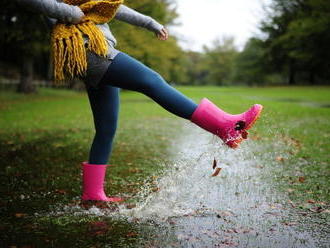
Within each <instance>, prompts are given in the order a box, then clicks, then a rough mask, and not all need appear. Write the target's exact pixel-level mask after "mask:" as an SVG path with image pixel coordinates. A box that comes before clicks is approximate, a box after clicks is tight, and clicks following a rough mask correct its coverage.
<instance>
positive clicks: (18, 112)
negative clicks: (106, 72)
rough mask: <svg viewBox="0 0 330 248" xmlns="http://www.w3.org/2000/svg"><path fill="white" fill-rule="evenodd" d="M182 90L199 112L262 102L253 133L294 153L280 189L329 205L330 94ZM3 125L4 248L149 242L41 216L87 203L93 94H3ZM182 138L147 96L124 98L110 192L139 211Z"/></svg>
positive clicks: (173, 120)
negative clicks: (139, 200) (83, 196)
mask: <svg viewBox="0 0 330 248" xmlns="http://www.w3.org/2000/svg"><path fill="white" fill-rule="evenodd" d="M179 90H181V91H182V92H184V93H185V94H187V95H188V96H189V97H191V98H193V99H194V100H195V101H196V102H198V101H199V100H200V99H201V98H202V97H207V98H209V99H210V100H212V101H214V102H215V103H216V104H218V105H219V106H221V107H222V108H223V109H224V110H226V111H228V112H233V113H240V112H242V111H244V110H246V109H247V108H248V107H249V106H250V105H251V104H253V103H256V102H257V103H261V104H263V105H264V106H265V109H264V113H263V117H262V118H261V119H260V121H259V122H258V124H257V125H256V127H255V128H254V129H253V131H251V133H252V135H251V138H252V139H255V140H258V142H265V143H268V144H269V143H271V144H272V143H276V142H280V143H281V144H283V146H286V147H285V148H283V151H285V153H286V154H285V156H284V157H285V158H286V159H285V160H284V161H282V162H279V163H281V168H283V170H281V171H280V172H279V174H278V175H277V176H276V178H277V180H278V182H279V185H280V186H281V189H282V190H287V189H290V197H291V199H292V200H293V201H294V202H295V203H296V204H297V205H303V203H304V202H306V201H307V200H309V199H313V200H315V201H318V202H325V204H329V202H330V193H329V188H330V187H329V186H330V185H329V184H330V168H329V154H330V149H329V148H330V141H329V140H330V139H329V138H330V132H329V131H330V124H329V122H330V108H329V104H330V88H329V87H313V88H312V87H294V88H287V87H277V88H217V87H180V88H179ZM0 117H1V118H0V158H1V166H2V167H1V171H0V177H1V186H0V194H1V200H0V210H1V213H2V214H1V224H0V232H1V234H0V246H1V242H5V244H7V245H31V244H38V247H39V246H52V245H53V246H56V247H63V245H64V244H66V245H68V244H70V242H72V240H77V239H79V237H80V236H81V235H84V234H85V233H88V235H86V236H85V237H84V239H82V241H81V240H80V241H79V242H78V243H79V244H80V245H82V246H84V247H88V246H91V245H92V244H93V245H94V246H95V247H102V244H104V243H109V244H115V243H116V245H117V246H120V242H119V243H118V242H117V239H116V238H117V237H121V239H123V240H122V242H123V244H122V246H123V247H129V246H132V247H134V246H135V245H136V242H138V241H137V240H136V239H130V238H128V236H130V233H133V232H134V233H135V232H140V230H139V228H140V227H139V226H134V225H131V224H128V223H125V222H124V221H123V222H120V221H114V220H112V219H110V218H106V219H104V218H101V219H100V218H97V217H84V218H72V217H71V216H62V217H56V218H55V217H35V216H34V213H36V212H37V213H49V212H50V211H51V210H53V209H54V208H56V206H58V205H62V206H63V205H70V204H75V203H76V202H77V201H78V200H79V196H80V193H81V189H80V184H81V168H80V162H82V161H85V160H86V159H87V157H88V150H89V146H90V144H91V141H92V138H93V121H92V115H91V111H90V109H89V104H88V100H87V97H86V94H85V93H78V92H71V91H65V90H51V89H40V90H39V93H38V94H37V95H28V96H24V95H18V94H16V93H13V92H9V91H2V92H0ZM180 128H181V122H180V121H179V119H178V118H177V117H175V116H172V115H171V114H169V113H167V112H166V111H165V110H163V109H162V108H161V107H159V106H158V105H156V104H155V103H153V102H152V101H151V100H149V99H147V98H146V97H145V96H143V95H140V94H136V93H132V92H122V95H121V112H120V121H119V127H118V131H117V136H116V142H115V149H114V151H113V156H112V159H111V164H112V165H113V167H111V169H110V172H109V173H108V178H107V181H108V184H107V192H108V193H110V194H122V195H124V196H126V197H127V198H128V202H131V201H132V202H134V201H135V200H136V197H137V193H138V191H139V189H140V188H141V185H143V184H145V183H150V189H152V185H153V181H154V176H157V175H160V173H161V171H162V169H163V167H164V165H166V162H167V160H168V158H167V155H168V153H167V149H168V147H170V146H171V145H172V142H173V137H174V136H175V135H177V134H178V133H179V131H180ZM274 178H275V176H274ZM299 179H300V181H299ZM17 214H18V215H17ZM20 214H23V215H20ZM98 220H102V221H105V222H106V225H111V226H112V228H111V230H113V231H111V230H110V229H109V230H110V231H109V232H110V233H107V234H110V235H103V236H102V235H100V236H97V237H95V235H94V234H93V230H92V231H91V229H93V227H91V226H89V225H90V223H93V222H95V221H98ZM3 230H6V232H4V231H3ZM114 230H116V231H114ZM91 232H92V234H91ZM123 237H124V238H123ZM125 237H126V238H125ZM142 237H143V235H142ZM98 242H99V243H98ZM98 244H99V245H98Z"/></svg>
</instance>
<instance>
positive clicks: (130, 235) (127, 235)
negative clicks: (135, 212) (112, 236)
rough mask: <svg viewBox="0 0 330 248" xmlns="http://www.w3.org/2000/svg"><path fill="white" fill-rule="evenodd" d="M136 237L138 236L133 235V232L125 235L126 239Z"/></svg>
mask: <svg viewBox="0 0 330 248" xmlns="http://www.w3.org/2000/svg"><path fill="white" fill-rule="evenodd" d="M136 236H138V234H137V233H135V232H129V233H127V234H126V237H128V238H131V237H136Z"/></svg>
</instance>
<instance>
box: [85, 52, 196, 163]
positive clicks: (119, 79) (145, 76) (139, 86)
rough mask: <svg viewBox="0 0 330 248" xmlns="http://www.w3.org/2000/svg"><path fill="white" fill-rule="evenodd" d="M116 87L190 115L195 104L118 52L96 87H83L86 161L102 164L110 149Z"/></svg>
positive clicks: (113, 130) (116, 102)
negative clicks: (90, 123) (88, 120)
mask: <svg viewBox="0 0 330 248" xmlns="http://www.w3.org/2000/svg"><path fill="white" fill-rule="evenodd" d="M119 88H122V89H126V90H133V91H138V92H141V93H143V94H145V95H146V96H148V97H150V98H151V99H153V100H154V101H155V102H157V103H158V104H159V105H161V106H162V107H163V108H164V109H166V110H167V111H169V112H171V113H173V114H174V115H177V116H179V117H182V118H185V119H188V120H189V119H190V118H191V116H192V114H193V112H194V111H195V110H196V108H197V104H196V103H194V102H193V101H192V100H190V99H189V98H187V97H186V96H184V95H183V94H181V93H180V92H179V91H177V90H176V89H174V88H173V87H171V86H170V85H168V84H167V83H166V82H165V80H164V79H163V78H162V77H161V76H160V75H159V74H158V73H156V72H155V71H153V70H151V69H150V68H148V67H147V66H145V65H143V64H142V63H140V62H139V61H137V60H135V59H134V58H132V57H130V56H128V55H127V54H125V53H122V52H121V53H119V54H118V55H117V56H116V57H115V58H114V60H113V61H112V63H111V65H110V66H109V68H108V70H107V72H106V73H105V75H104V77H103V78H102V80H101V82H100V85H99V87H98V88H87V93H88V98H89V101H90V105H91V109H92V112H93V117H94V125H95V131H96V132H95V137H94V140H93V144H92V146H91V150H90V154H89V163H90V164H106V163H107V162H108V159H109V156H110V154H111V150H112V143H113V139H114V136H115V133H116V128H117V120H118V112H119Z"/></svg>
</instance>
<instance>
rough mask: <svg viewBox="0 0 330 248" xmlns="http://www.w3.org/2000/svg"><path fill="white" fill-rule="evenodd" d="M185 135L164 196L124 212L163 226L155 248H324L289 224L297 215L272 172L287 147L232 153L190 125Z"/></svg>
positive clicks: (249, 147)
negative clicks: (217, 172)
mask: <svg viewBox="0 0 330 248" xmlns="http://www.w3.org/2000/svg"><path fill="white" fill-rule="evenodd" d="M184 130H186V132H185V133H184V134H182V135H181V137H180V138H179V139H178V140H177V142H176V143H175V144H174V145H173V151H172V154H173V162H172V163H171V164H169V165H168V168H169V169H168V172H167V173H166V174H165V175H164V176H163V177H162V178H161V179H160V180H159V181H158V187H159V191H158V192H157V193H153V194H152V195H149V196H148V197H147V198H146V199H145V200H143V202H141V203H140V204H138V206H137V207H136V208H135V209H133V210H125V209H122V210H121V211H120V214H121V215H124V216H128V217H132V218H133V219H139V220H142V221H143V220H144V221H152V222H154V223H157V224H159V225H160V226H162V227H163V228H162V229H159V231H158V232H159V233H158V239H157V241H153V243H152V244H153V245H154V246H157V247H317V246H318V245H317V243H316V241H315V240H314V238H313V237H312V235H311V234H310V233H309V232H308V231H305V228H300V227H299V226H298V223H296V222H292V218H289V217H291V216H292V215H294V213H292V212H291V210H289V209H288V208H286V207H285V206H286V204H283V203H285V202H287V199H286V198H285V197H284V196H282V195H281V194H279V193H278V192H277V191H276V189H275V186H274V185H273V182H272V178H273V176H274V171H275V170H277V169H279V168H278V166H279V165H278V162H275V161H276V159H275V158H276V156H278V155H279V154H278V153H282V152H283V151H281V149H278V150H277V149H276V147H275V146H276V145H275V146H274V144H273V145H271V146H268V147H267V145H265V144H263V145H260V144H259V145H257V144H255V142H253V141H250V142H246V144H244V145H242V147H241V148H240V149H238V150H231V149H228V148H226V147H224V146H222V145H221V143H220V142H219V141H218V139H217V138H214V137H212V136H210V135H209V134H207V133H205V132H203V131H200V130H198V129H196V128H195V127H192V125H189V124H188V125H186V126H185V128H184ZM278 147H281V144H278ZM274 148H275V150H274ZM281 155H282V156H285V154H281ZM214 157H215V158H216V160H217V161H218V167H221V168H222V171H221V173H220V175H219V176H217V177H211V174H212V172H213V169H212V161H213V159H214ZM290 220H291V222H290ZM160 230H162V231H160Z"/></svg>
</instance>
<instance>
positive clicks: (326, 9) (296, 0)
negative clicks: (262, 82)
mask: <svg viewBox="0 0 330 248" xmlns="http://www.w3.org/2000/svg"><path fill="white" fill-rule="evenodd" d="M262 31H264V32H265V33H266V34H267V39H266V40H265V47H266V49H267V55H268V56H267V58H268V64H270V65H273V68H274V71H277V72H281V73H284V74H287V75H288V83H289V84H295V83H296V79H297V78H299V79H300V80H302V81H307V82H309V83H315V81H316V76H318V78H321V79H323V80H324V79H325V80H329V79H330V75H329V71H330V70H329V69H330V66H329V59H330V52H329V49H328V44H329V42H330V1H328V0H291V1H285V0H274V1H273V5H272V8H271V13H270V14H269V16H268V19H267V20H266V21H264V22H263V24H262ZM266 61H267V60H266ZM306 74H307V75H308V76H307V77H306Z"/></svg>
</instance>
